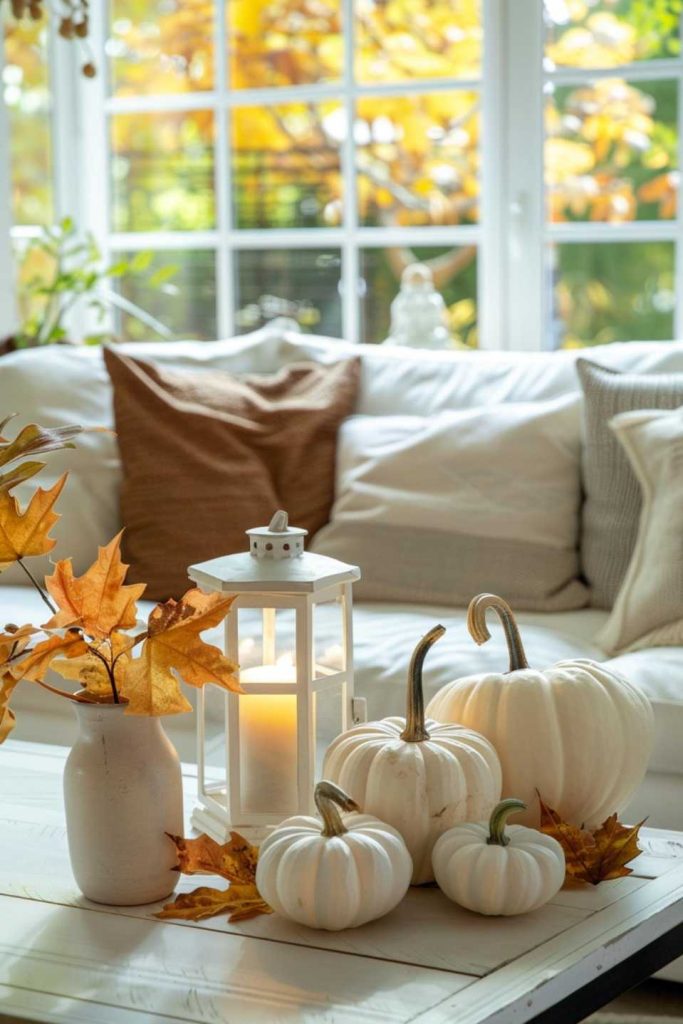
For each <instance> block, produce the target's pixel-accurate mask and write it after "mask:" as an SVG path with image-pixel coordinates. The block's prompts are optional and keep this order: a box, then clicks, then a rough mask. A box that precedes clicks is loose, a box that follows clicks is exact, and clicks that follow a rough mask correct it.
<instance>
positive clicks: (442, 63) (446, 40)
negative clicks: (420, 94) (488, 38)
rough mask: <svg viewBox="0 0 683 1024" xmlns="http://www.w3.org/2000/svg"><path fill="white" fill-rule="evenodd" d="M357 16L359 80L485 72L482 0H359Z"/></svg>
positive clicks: (454, 76) (459, 76)
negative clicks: (483, 62)
mask: <svg viewBox="0 0 683 1024" xmlns="http://www.w3.org/2000/svg"><path fill="white" fill-rule="evenodd" d="M355 14H356V25H355V28H356V39H355V44H356V77H357V79H358V80H359V81H360V82H371V83H372V82H378V81H379V82H402V81H406V80H409V79H415V78H463V77H464V78H476V77H478V76H479V75H480V74H481V49H482V24H481V5H480V3H479V0H459V2H458V3H454V2H453V0H355Z"/></svg>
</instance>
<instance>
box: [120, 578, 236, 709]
mask: <svg viewBox="0 0 683 1024" xmlns="http://www.w3.org/2000/svg"><path fill="white" fill-rule="evenodd" d="M233 601H234V597H225V596H223V595H221V594H204V593H203V592H202V591H201V590H198V589H196V588H195V589H192V590H188V592H187V593H186V594H185V596H184V597H182V598H181V600H180V601H174V600H170V601H166V603H165V604H158V605H157V606H156V608H154V609H153V610H152V612H151V614H150V616H149V620H148V624H147V638H146V640H145V642H144V644H143V646H142V651H141V653H140V656H139V657H138V658H135V659H134V660H132V661H130V662H129V663H128V665H127V666H126V670H125V675H124V683H123V694H124V696H125V697H126V699H127V700H128V707H127V708H126V712H127V713H128V714H131V715H174V714H179V713H180V712H182V711H191V710H192V705H191V704H190V703H189V701H188V700H187V699H186V698H185V697H184V696H183V693H182V691H181V689H180V686H179V684H178V679H177V678H176V676H175V674H174V673H175V672H177V673H178V675H179V676H180V677H181V678H182V679H183V680H184V681H185V682H186V683H188V684H189V685H190V686H196V687H199V686H204V684H205V683H214V684H215V685H216V686H221V687H223V689H225V690H233V691H236V692H239V684H238V682H237V679H236V677H235V671H236V669H237V666H236V665H235V664H234V662H232V661H230V660H229V659H228V658H226V657H225V655H224V654H223V652H222V651H221V650H220V648H218V647H214V646H213V645H212V644H207V643H205V642H204V641H203V640H202V639H201V636H200V633H202V632H203V631H204V630H206V629H210V628H211V627H212V626H217V625H218V624H219V623H220V622H222V621H223V619H224V618H225V616H226V614H227V612H228V610H229V608H230V605H231V604H232V602H233Z"/></svg>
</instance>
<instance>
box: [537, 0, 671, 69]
mask: <svg viewBox="0 0 683 1024" xmlns="http://www.w3.org/2000/svg"><path fill="white" fill-rule="evenodd" d="M679 13H680V3H679V0H545V21H546V49H545V52H546V57H547V60H548V62H549V63H550V65H551V66H553V65H554V66H556V67H563V66H564V67H578V68H613V67H616V66H617V65H618V64H630V63H631V62H632V61H638V60H651V59H653V58H662V57H675V56H677V55H678V54H679V52H680V43H679V38H678V20H679Z"/></svg>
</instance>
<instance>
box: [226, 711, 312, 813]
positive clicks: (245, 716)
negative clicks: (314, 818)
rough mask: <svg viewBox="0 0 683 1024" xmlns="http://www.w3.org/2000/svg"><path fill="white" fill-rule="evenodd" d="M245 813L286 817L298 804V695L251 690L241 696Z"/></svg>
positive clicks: (240, 728)
mask: <svg viewBox="0 0 683 1024" xmlns="http://www.w3.org/2000/svg"><path fill="white" fill-rule="evenodd" d="M239 730H240V778H241V803H242V813H243V814H247V815H249V814H269V813H270V814H272V813H273V812H275V813H277V814H278V815H281V816H282V817H286V816H287V815H288V814H295V813H296V811H297V808H298V792H297V698H296V695H295V694H272V693H248V694H241V695H240V698H239Z"/></svg>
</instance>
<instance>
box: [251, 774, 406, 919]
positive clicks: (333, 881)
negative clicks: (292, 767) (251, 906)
mask: <svg viewBox="0 0 683 1024" xmlns="http://www.w3.org/2000/svg"><path fill="white" fill-rule="evenodd" d="M315 802H316V806H317V808H318V810H319V812H320V817H321V818H322V828H321V823H320V820H319V819H318V818H311V817H305V816H298V817H295V818H288V819H287V820H286V821H284V822H283V823H282V824H281V825H279V826H278V828H276V829H275V830H274V831H273V832H271V834H270V835H269V836H268V837H267V838H266V839H265V840H264V842H263V844H262V845H261V849H260V852H259V860H258V864H257V867H256V887H257V888H258V891H259V893H260V894H261V896H262V897H263V899H264V900H265V901H266V903H268V904H269V906H271V907H272V908H273V910H274V911H275V913H276V914H282V916H283V917H288V918H290V920H292V921H297V922H298V923H299V924H305V925H307V926H308V927H309V928H326V929H327V930H328V931H340V930H341V929H342V928H357V927H358V926H359V925H361V924H366V923H367V922H368V921H374V920H375V918H378V917H383V916H384V915H385V914H388V913H389V911H390V910H393V909H394V907H395V906H396V905H397V904H398V903H400V902H401V900H402V899H403V897H404V896H405V894H406V892H407V891H408V887H409V886H410V875H411V872H412V870H413V864H412V861H411V859H410V854H409V853H408V850H407V849H406V845H405V843H404V842H403V840H402V839H401V836H400V835H399V834H398V832H397V831H396V830H395V829H393V828H392V827H391V826H390V825H385V824H384V822H382V821H378V820H377V818H373V817H371V815H369V814H352V815H348V816H346V817H345V818H344V819H343V820H342V817H341V815H340V813H339V811H338V809H337V805H339V807H341V808H342V809H344V810H347V811H353V810H358V805H357V804H356V803H355V801H353V800H351V798H350V797H349V796H348V795H347V794H346V793H344V792H343V791H342V790H340V789H339V787H338V786H335V785H334V784H333V783H331V782H327V781H323V782H319V783H318V785H317V786H316V787H315Z"/></svg>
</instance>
